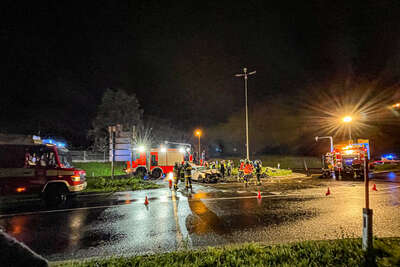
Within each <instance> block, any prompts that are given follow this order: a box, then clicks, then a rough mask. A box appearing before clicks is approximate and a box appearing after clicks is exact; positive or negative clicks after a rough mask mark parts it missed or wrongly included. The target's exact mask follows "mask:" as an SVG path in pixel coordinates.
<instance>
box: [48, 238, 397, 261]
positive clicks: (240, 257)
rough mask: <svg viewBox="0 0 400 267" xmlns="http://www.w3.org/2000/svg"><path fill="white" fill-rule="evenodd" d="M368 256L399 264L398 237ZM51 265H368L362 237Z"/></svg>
mask: <svg viewBox="0 0 400 267" xmlns="http://www.w3.org/2000/svg"><path fill="white" fill-rule="evenodd" d="M368 258H369V259H371V258H372V259H373V261H375V262H376V266H399V265H400V238H382V239H381V238H378V239H375V240H374V249H373V250H371V252H370V254H369V257H368ZM51 265H52V266H151V267H154V266H370V265H371V261H370V260H369V262H368V260H367V254H366V253H365V252H364V251H363V250H362V248H361V239H339V240H329V241H305V242H301V243H292V244H287V245H268V246H267V245H262V244H258V243H250V244H249V243H246V244H242V245H230V246H225V247H208V248H204V249H197V250H180V251H176V252H170V253H163V254H153V255H144V256H131V257H110V258H98V259H89V260H81V261H64V262H53V263H52V264H51Z"/></svg>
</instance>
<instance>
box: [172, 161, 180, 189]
mask: <svg viewBox="0 0 400 267" xmlns="http://www.w3.org/2000/svg"><path fill="white" fill-rule="evenodd" d="M179 169H180V168H179V165H178V162H175V165H174V177H173V179H174V189H175V190H178V183H179Z"/></svg>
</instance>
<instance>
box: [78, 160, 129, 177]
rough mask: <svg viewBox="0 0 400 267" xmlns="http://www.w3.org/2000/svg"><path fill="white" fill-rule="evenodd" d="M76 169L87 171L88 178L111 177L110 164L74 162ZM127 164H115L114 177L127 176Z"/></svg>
mask: <svg viewBox="0 0 400 267" xmlns="http://www.w3.org/2000/svg"><path fill="white" fill-rule="evenodd" d="M73 165H74V167H76V168H79V169H82V170H85V171H86V177H99V176H103V177H104V176H111V163H110V162H74V163H73ZM124 167H125V162H115V166H114V175H116V176H118V175H125V174H126V173H125V172H124Z"/></svg>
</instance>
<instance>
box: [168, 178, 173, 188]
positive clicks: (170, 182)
mask: <svg viewBox="0 0 400 267" xmlns="http://www.w3.org/2000/svg"><path fill="white" fill-rule="evenodd" d="M171 188H172V180H171V179H169V189H171Z"/></svg>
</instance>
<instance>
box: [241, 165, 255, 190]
mask: <svg viewBox="0 0 400 267" xmlns="http://www.w3.org/2000/svg"><path fill="white" fill-rule="evenodd" d="M243 172H244V182H245V184H246V186H247V184H248V182H249V180H250V178H251V176H252V174H253V165H252V163H251V161H249V160H247V159H246V162H245V165H244V169H243Z"/></svg>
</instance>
